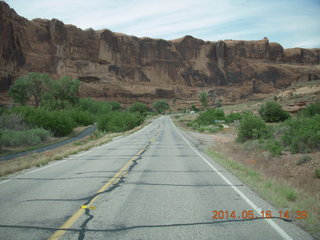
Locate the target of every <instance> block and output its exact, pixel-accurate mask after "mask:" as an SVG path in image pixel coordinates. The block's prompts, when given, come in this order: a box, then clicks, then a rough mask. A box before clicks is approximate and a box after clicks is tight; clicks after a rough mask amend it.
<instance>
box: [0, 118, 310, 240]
mask: <svg viewBox="0 0 320 240" xmlns="http://www.w3.org/2000/svg"><path fill="white" fill-rule="evenodd" d="M267 210H269V211H273V212H276V209H274V208H272V207H271V206H270V205H269V204H267V203H266V202H265V201H263V200H262V199H261V198H259V197H258V196H257V195H256V194H255V193H254V192H252V191H251V190H250V189H249V188H248V187H246V186H245V185H243V184H242V183H241V182H240V181H239V180H238V179H237V178H235V177H234V176H232V175H231V174H230V173H229V172H227V171H226V170H225V169H223V168H222V167H221V166H219V165H217V164H216V163H215V162H214V161H213V160H212V159H209V158H208V157H207V156H205V155H204V154H203V153H201V152H199V150H197V149H196V148H195V147H194V146H193V145H191V144H190V141H189V140H188V139H187V138H186V136H185V135H184V133H183V132H181V130H178V129H177V128H176V127H175V126H174V125H173V123H172V121H171V120H170V118H169V117H167V116H163V117H160V118H158V119H156V120H155V121H153V122H152V123H150V124H149V125H147V126H146V127H144V128H143V129H141V130H140V131H138V132H136V133H134V134H132V135H130V136H127V137H122V138H118V139H117V140H114V141H113V142H111V143H108V144H106V145H103V146H100V147H96V148H94V149H91V150H90V151H87V152H83V153H79V154H77V155H73V156H70V157H69V158H67V159H64V160H61V161H57V162H53V163H51V164H49V165H47V166H44V167H42V168H33V169H29V170H26V171H23V172H20V173H17V174H16V175H11V176H10V178H9V179H7V180H3V181H2V182H0V239H12V240H16V239H32V240H36V239H121V240H123V239H124V240H125V239H165V240H168V239H311V238H310V236H309V235H308V234H307V233H305V232H304V231H302V230H301V229H299V228H297V227H295V225H294V224H292V223H289V222H286V221H284V220H281V219H261V218H260V217H261V216H260V215H259V214H258V212H261V211H267ZM213 211H223V212H224V213H225V214H226V211H228V212H229V213H228V214H229V215H231V213H232V212H233V213H234V214H233V216H232V217H230V216H229V217H228V218H226V216H224V217H222V219H212V217H213ZM248 213H253V214H254V217H257V218H254V219H246V218H248ZM249 217H250V216H249Z"/></svg>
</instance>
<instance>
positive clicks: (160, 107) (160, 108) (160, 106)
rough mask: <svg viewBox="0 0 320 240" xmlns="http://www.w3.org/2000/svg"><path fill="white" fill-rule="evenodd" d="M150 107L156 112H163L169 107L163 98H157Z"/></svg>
mask: <svg viewBox="0 0 320 240" xmlns="http://www.w3.org/2000/svg"><path fill="white" fill-rule="evenodd" d="M152 107H153V109H154V110H155V112H156V113H164V112H165V111H166V110H168V109H169V108H170V107H169V104H168V103H167V102H166V101H165V100H159V101H156V102H154V103H153V105H152Z"/></svg>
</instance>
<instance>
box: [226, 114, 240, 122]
mask: <svg viewBox="0 0 320 240" xmlns="http://www.w3.org/2000/svg"><path fill="white" fill-rule="evenodd" d="M241 119H242V114H241V113H230V114H229V115H227V116H226V122H227V123H232V122H235V121H237V120H241Z"/></svg>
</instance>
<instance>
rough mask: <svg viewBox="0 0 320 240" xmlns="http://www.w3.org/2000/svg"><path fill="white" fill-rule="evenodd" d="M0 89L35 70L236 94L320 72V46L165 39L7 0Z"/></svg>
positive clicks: (86, 82) (114, 95)
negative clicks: (25, 11) (34, 11)
mask: <svg viewBox="0 0 320 240" xmlns="http://www.w3.org/2000/svg"><path fill="white" fill-rule="evenodd" d="M0 14H1V15H0V91H1V94H2V93H5V92H6V91H7V90H8V88H9V86H10V85H11V84H12V82H13V81H14V80H15V79H16V78H17V77H19V76H21V75H23V74H26V73H28V72H31V71H33V72H46V73H49V74H50V75H52V76H53V77H54V78H56V77H60V76H64V75H68V76H71V77H73V78H78V79H80V80H81V81H82V85H81V94H82V96H90V97H94V98H97V99H108V100H111V99H112V100H113V99H116V100H119V101H121V102H123V103H131V102H133V101H144V102H147V103H150V102H152V101H153V100H154V99H157V98H165V99H182V100H189V101H190V100H196V99H197V98H198V97H197V96H198V92H199V91H203V90H206V91H210V92H211V93H214V92H216V93H221V92H223V94H220V95H219V98H220V99H224V100H225V101H228V100H237V99H239V98H245V97H247V96H250V95H252V94H258V93H270V92H272V91H274V90H275V89H277V88H282V87H286V86H288V85H290V84H291V83H293V82H299V81H300V82H301V81H310V80H317V79H319V78H320V68H319V63H320V49H300V48H295V49H285V50H284V49H283V48H282V46H281V45H280V44H278V43H269V40H268V39H267V38H264V39H263V40H259V41H235V40H224V41H218V42H206V41H203V40H200V39H196V38H193V37H192V36H185V37H183V38H181V39H177V40H172V41H165V40H162V39H150V38H137V37H134V36H127V35H124V34H119V33H113V32H111V31H109V30H100V31H94V30H93V29H87V30H81V29H79V28H77V27H75V26H72V25H65V24H64V23H63V22H61V21H59V20H57V19H52V20H46V19H34V20H32V21H29V20H27V19H25V18H23V17H20V16H19V15H17V14H16V12H15V11H14V10H13V9H10V7H9V6H8V4H6V3H5V2H0Z"/></svg>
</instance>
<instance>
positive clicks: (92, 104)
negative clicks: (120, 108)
mask: <svg viewBox="0 0 320 240" xmlns="http://www.w3.org/2000/svg"><path fill="white" fill-rule="evenodd" d="M78 106H79V108H80V109H81V110H83V111H88V112H90V113H92V114H94V115H99V114H106V113H108V112H111V111H112V108H113V107H112V105H111V104H110V103H107V102H98V101H94V100H92V99H90V98H81V99H80V100H79V103H78Z"/></svg>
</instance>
